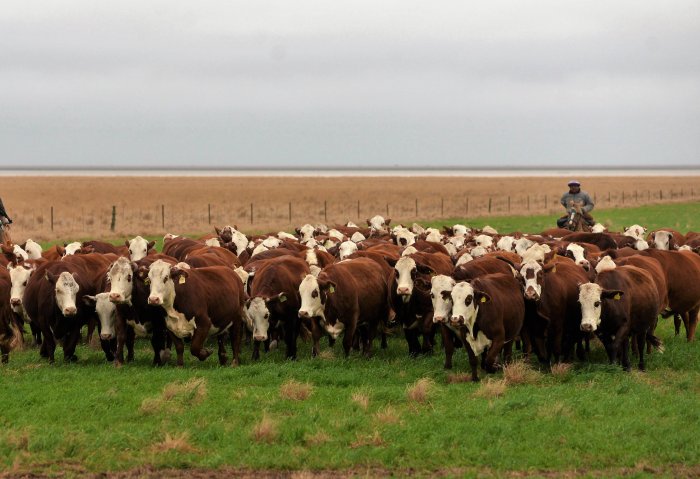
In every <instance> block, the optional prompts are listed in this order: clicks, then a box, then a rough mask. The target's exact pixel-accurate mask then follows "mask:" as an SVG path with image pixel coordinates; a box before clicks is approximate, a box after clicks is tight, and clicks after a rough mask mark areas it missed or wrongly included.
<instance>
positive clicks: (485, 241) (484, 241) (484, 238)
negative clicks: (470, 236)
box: [474, 235, 493, 249]
mask: <svg viewBox="0 0 700 479" xmlns="http://www.w3.org/2000/svg"><path fill="white" fill-rule="evenodd" d="M474 241H476V244H477V245H478V246H483V247H484V248H486V249H488V248H491V247H492V246H493V238H492V237H491V236H489V235H477V236H476V237H474Z"/></svg>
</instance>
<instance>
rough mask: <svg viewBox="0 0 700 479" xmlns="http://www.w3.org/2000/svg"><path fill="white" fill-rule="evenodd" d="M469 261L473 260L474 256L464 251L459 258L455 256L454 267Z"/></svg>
mask: <svg viewBox="0 0 700 479" xmlns="http://www.w3.org/2000/svg"><path fill="white" fill-rule="evenodd" d="M470 261H474V257H473V256H472V255H470V254H469V253H464V254H463V255H461V256H460V257H459V258H457V262H456V263H455V268H456V267H458V266H462V265H463V264H467V263H469V262H470Z"/></svg>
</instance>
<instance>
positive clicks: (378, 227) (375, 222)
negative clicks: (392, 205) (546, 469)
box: [367, 215, 391, 235]
mask: <svg viewBox="0 0 700 479" xmlns="http://www.w3.org/2000/svg"><path fill="white" fill-rule="evenodd" d="M390 223H391V219H386V220H385V219H384V217H383V216H380V215H376V216H374V217H372V218H371V219H368V220H367V226H369V230H370V233H371V234H373V235H374V234H386V233H388V232H389V228H388V226H389V224H390Z"/></svg>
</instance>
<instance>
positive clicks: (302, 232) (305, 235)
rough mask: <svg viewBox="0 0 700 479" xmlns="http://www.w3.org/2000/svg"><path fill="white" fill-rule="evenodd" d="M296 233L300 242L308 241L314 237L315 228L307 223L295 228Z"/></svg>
mask: <svg viewBox="0 0 700 479" xmlns="http://www.w3.org/2000/svg"><path fill="white" fill-rule="evenodd" d="M296 231H297V234H299V237H300V239H301V240H302V241H308V240H310V239H312V238H313V237H314V233H315V232H316V228H314V227H313V226H312V225H310V224H308V223H307V224H305V225H304V226H302V227H301V228H297V229H296Z"/></svg>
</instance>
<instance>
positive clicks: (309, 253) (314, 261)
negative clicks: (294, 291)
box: [304, 249, 318, 266]
mask: <svg viewBox="0 0 700 479" xmlns="http://www.w3.org/2000/svg"><path fill="white" fill-rule="evenodd" d="M304 260H305V261H306V264H308V265H309V266H314V265H315V266H318V256H316V250H313V249H308V250H306V255H305V256H304Z"/></svg>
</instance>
